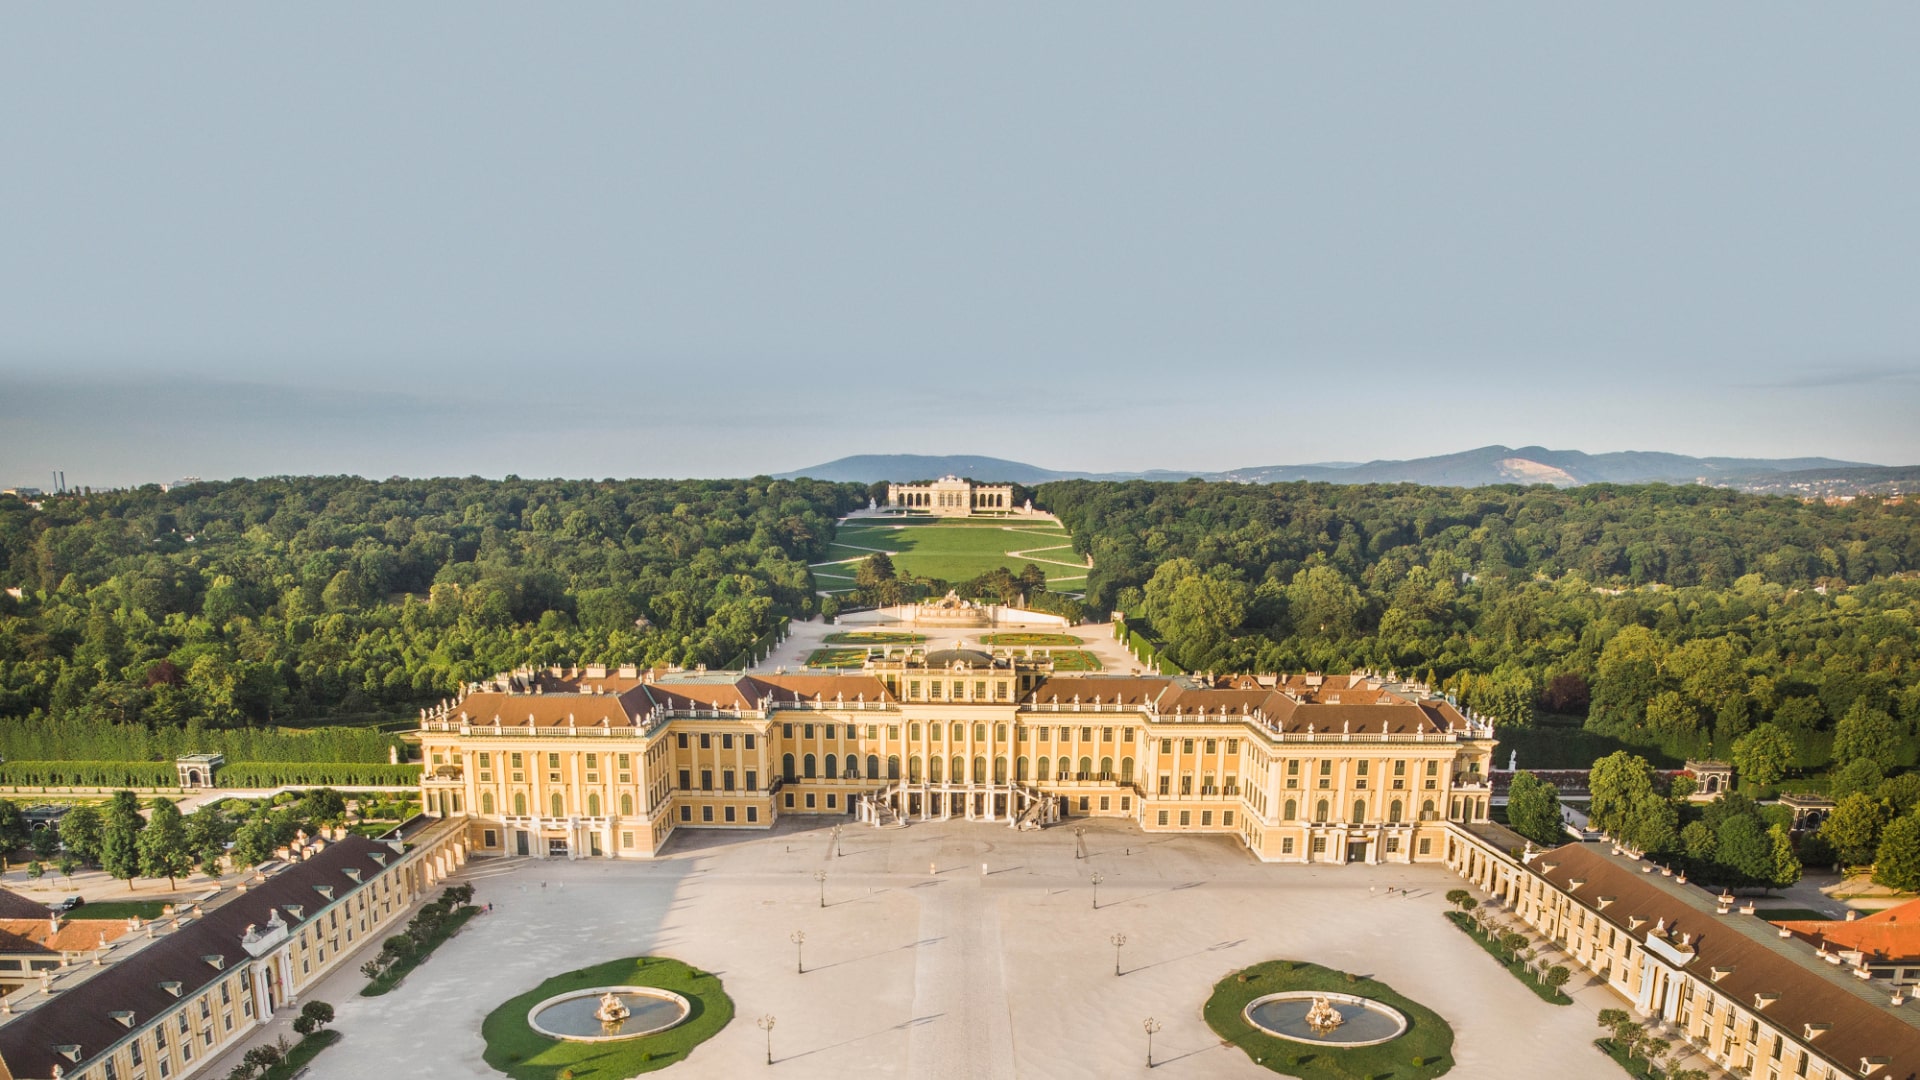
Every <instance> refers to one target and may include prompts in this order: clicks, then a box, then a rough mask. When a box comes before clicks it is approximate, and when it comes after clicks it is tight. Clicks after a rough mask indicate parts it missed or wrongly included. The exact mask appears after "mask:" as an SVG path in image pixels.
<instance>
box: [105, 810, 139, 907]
mask: <svg viewBox="0 0 1920 1080" xmlns="http://www.w3.org/2000/svg"><path fill="white" fill-rule="evenodd" d="M145 825H146V819H145V818H142V817H141V816H140V799H139V796H136V795H135V794H134V793H133V792H131V791H116V792H114V794H113V798H112V799H111V800H109V801H108V803H107V812H106V814H105V823H104V825H103V826H102V827H101V830H100V868H101V869H103V870H105V871H106V872H107V874H108V876H110V877H116V878H119V879H121V880H122V881H125V882H126V883H127V888H128V889H132V888H133V879H134V878H136V877H138V876H140V831H141V829H142V828H143V827H145Z"/></svg>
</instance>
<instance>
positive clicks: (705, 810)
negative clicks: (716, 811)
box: [700, 806, 713, 821]
mask: <svg viewBox="0 0 1920 1080" xmlns="http://www.w3.org/2000/svg"><path fill="white" fill-rule="evenodd" d="M700 820H701V821H712V820H713V807H711V806H702V807H701V808H700Z"/></svg>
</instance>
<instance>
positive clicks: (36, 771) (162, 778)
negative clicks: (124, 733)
mask: <svg viewBox="0 0 1920 1080" xmlns="http://www.w3.org/2000/svg"><path fill="white" fill-rule="evenodd" d="M0 784H9V785H19V786H23V787H124V788H161V787H168V788H170V787H179V786H180V773H179V770H177V769H175V768H174V766H173V762H171V761H9V762H7V763H5V764H0Z"/></svg>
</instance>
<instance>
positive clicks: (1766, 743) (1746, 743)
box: [1733, 724, 1793, 787]
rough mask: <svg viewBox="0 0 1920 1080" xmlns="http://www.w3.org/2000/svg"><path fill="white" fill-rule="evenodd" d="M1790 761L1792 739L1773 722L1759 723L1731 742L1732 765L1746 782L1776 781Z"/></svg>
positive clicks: (1777, 781)
mask: <svg viewBox="0 0 1920 1080" xmlns="http://www.w3.org/2000/svg"><path fill="white" fill-rule="evenodd" d="M1792 764H1793V741H1792V740H1791V739H1789V738H1787V733H1786V732H1784V731H1781V730H1780V729H1779V728H1778V727H1776V726H1775V725H1773V724H1761V725H1760V726H1759V727H1756V728H1754V729H1753V730H1752V731H1749V732H1747V733H1746V734H1745V735H1742V736H1740V737H1739V738H1738V739H1735V740H1734V741H1733V767H1734V768H1736V769H1738V770H1739V771H1740V779H1742V780H1745V781H1747V782H1748V783H1751V784H1758V785H1759V786H1761V787H1766V786H1767V785H1769V784H1777V783H1779V782H1780V778H1781V777H1784V776H1785V775H1787V767H1788V766H1790V765H1792Z"/></svg>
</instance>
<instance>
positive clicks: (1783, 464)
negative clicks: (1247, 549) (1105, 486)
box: [778, 444, 1920, 495]
mask: <svg viewBox="0 0 1920 1080" xmlns="http://www.w3.org/2000/svg"><path fill="white" fill-rule="evenodd" d="M946 475H955V476H970V477H972V478H974V479H976V480H982V481H1002V482H1011V483H1017V484H1040V483H1046V482H1047V481H1050V480H1186V479H1192V478H1197V479H1201V480H1216V481H1231V482H1235V483H1250V484H1269V483H1284V482H1289V481H1302V480H1304V481H1318V482H1324V483H1334V484H1401V483H1412V484H1425V485H1430V486H1436V487H1485V486H1487V485H1490V484H1533V483H1548V484H1553V485H1555V486H1559V487H1574V486H1579V485H1582V484H1602V483H1612V484H1643V483H1662V482H1664V483H1676V484H1693V483H1704V484H1710V485H1713V486H1719V487H1738V488H1742V489H1749V490H1768V491H1780V492H1783V493H1784V492H1798V493H1803V494H1825V495H1833V494H1847V493H1849V491H1850V490H1852V489H1856V488H1857V489H1858V490H1884V489H1887V488H1888V485H1895V486H1896V489H1897V485H1899V484H1900V483H1902V482H1908V483H1909V486H1920V485H1915V484H1913V483H1912V482H1911V481H1912V478H1913V477H1914V476H1915V475H1920V474H1916V473H1915V467H1911V466H1891V467H1890V466H1883V465H1873V464H1870V463H1866V462H1856V461H1841V460H1838V459H1835V458H1824V457H1798V458H1741V457H1692V456H1689V455H1686V454H1672V453H1666V452H1663V451H1656V450H1620V451H1610V452H1606V453H1599V454H1589V453H1587V452H1585V451H1581V450H1551V449H1548V448H1546V447H1544V446H1523V447H1518V448H1515V447H1509V446H1502V445H1499V444H1494V445H1489V446H1481V447H1475V448H1474V449H1471V450H1463V451H1459V452H1457V453H1452V454H1438V455H1434V456H1431V457H1423V458H1408V459H1404V460H1393V459H1379V460H1374V461H1367V462H1328V463H1321V464H1312V465H1258V466H1247V467H1244V468H1238V469H1227V470H1224V471H1217V472H1216V471H1206V470H1192V471H1184V470H1179V469H1148V470H1137V471H1115V472H1084V471H1075V470H1062V469H1048V468H1045V467H1043V466H1039V465H1032V464H1029V463H1027V462H1021V461H1011V460H1008V459H1006V458H996V457H988V456H984V455H977V454H855V455H851V456H848V457H843V458H837V459H835V460H833V461H828V462H823V463H821V464H818V465H811V466H808V467H806V468H804V469H796V470H794V471H792V472H785V473H780V474H778V478H780V479H796V478H799V477H802V476H805V477H811V478H813V479H816V480H836V481H847V482H854V483H875V482H878V481H882V480H900V481H907V480H926V479H932V478H934V477H939V476H946Z"/></svg>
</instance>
